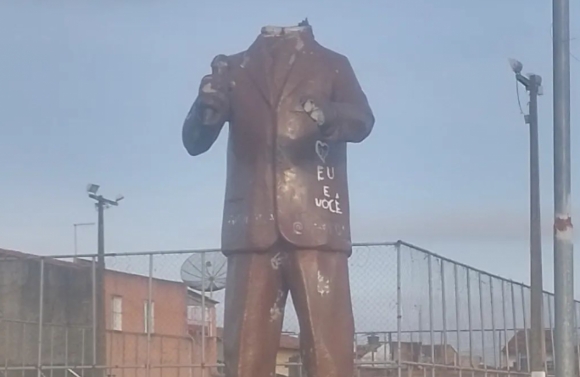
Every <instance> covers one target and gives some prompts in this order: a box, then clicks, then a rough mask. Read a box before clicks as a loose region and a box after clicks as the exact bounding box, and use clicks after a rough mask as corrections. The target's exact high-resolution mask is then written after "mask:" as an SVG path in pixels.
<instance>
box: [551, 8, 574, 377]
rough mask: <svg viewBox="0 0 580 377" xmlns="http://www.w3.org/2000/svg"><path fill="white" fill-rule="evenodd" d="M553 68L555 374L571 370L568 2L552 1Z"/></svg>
mask: <svg viewBox="0 0 580 377" xmlns="http://www.w3.org/2000/svg"><path fill="white" fill-rule="evenodd" d="M552 7H553V9H552V17H553V20H552V23H553V33H552V35H553V41H552V43H553V67H554V291H555V300H554V308H555V323H556V375H557V376H562V377H567V376H572V375H573V374H574V373H575V368H574V357H575V355H574V341H575V332H576V329H575V328H574V260H573V259H574V257H573V252H574V245H573V242H572V217H571V212H572V208H571V207H572V206H571V201H570V190H571V183H570V181H571V178H570V176H571V163H570V0H553V1H552Z"/></svg>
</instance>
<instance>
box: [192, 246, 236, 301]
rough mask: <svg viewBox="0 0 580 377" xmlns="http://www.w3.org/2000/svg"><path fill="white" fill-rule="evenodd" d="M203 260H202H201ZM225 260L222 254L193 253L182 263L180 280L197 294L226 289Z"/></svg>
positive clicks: (211, 293) (211, 294)
mask: <svg viewBox="0 0 580 377" xmlns="http://www.w3.org/2000/svg"><path fill="white" fill-rule="evenodd" d="M202 259H203V260H202ZM226 272H227V258H226V257H225V256H224V255H223V254H222V253H206V254H205V258H203V257H202V254H201V253H195V254H193V255H191V256H190V257H189V258H187V259H186V260H185V262H183V265H182V266H181V280H183V282H184V283H185V284H186V285H187V286H188V287H189V288H191V289H193V290H195V291H198V292H209V295H210V296H209V297H210V298H211V297H212V296H213V292H215V291H219V290H221V289H224V288H225V287H226Z"/></svg>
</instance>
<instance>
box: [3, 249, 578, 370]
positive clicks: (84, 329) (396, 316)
mask: <svg viewBox="0 0 580 377" xmlns="http://www.w3.org/2000/svg"><path fill="white" fill-rule="evenodd" d="M192 255H196V257H194V258H190V257H191V256H192ZM188 258H189V262H186V261H187V260H188ZM225 260H226V259H225V257H223V256H222V254H221V253H220V252H219V250H202V251H191V250H183V251H167V252H147V253H132V254H107V256H106V257H105V265H106V269H105V270H104V271H103V276H102V279H99V275H98V274H99V273H100V271H101V270H100V269H99V268H98V258H97V256H96V255H90V256H83V257H79V258H74V257H71V256H54V257H44V258H40V257H37V256H31V255H26V254H20V253H16V252H8V251H0V375H3V376H2V377H34V376H36V377H61V376H62V377H65V376H66V377H85V376H86V377H92V376H98V377H102V376H104V375H106V376H111V377H198V376H199V377H202V376H203V377H209V376H219V375H223V366H222V365H223V364H222V363H223V345H222V328H223V304H222V303H223V302H224V291H223V289H221V288H222V285H221V283H220V282H223V279H225V268H224V265H223V264H224V263H225ZM184 263H185V265H188V267H187V268H188V270H190V271H192V272H193V275H194V277H195V278H197V279H200V281H199V282H198V283H199V286H200V287H201V288H200V291H195V290H192V289H189V288H188V287H187V286H186V285H185V284H184V283H183V281H182V279H181V274H180V271H181V269H182V266H183V265H184ZM349 264H350V281H351V295H352V303H353V312H354V316H355V324H356V337H355V339H354V340H353V349H354V357H355V363H356V366H357V368H356V376H357V377H375V376H397V377H399V376H403V375H404V376H425V377H427V376H461V375H466V376H476V375H477V376H486V375H489V374H493V375H521V374H526V375H527V374H529V372H528V371H529V338H530V334H529V323H530V318H529V288H528V287H527V286H525V285H523V284H520V283H516V282H512V281H510V280H506V279H503V278H501V277H498V276H495V275H493V274H489V273H486V272H483V271H480V270H477V269H474V268H470V267H468V266H466V265H464V264H460V263H457V262H454V261H452V260H449V259H446V258H443V257H440V256H438V255H436V254H434V253H432V252H429V251H427V250H424V249H421V248H419V247H416V246H413V245H410V244H407V243H405V242H396V243H383V244H358V245H355V247H354V250H353V254H352V257H351V258H350V262H349ZM209 267H211V268H212V269H209ZM97 281H103V284H102V285H101V286H98V285H97V284H96V282H97ZM208 283H215V284H208ZM208 287H209V288H208ZM578 308H580V306H579V305H578V303H577V304H576V309H577V310H576V313H577V312H578ZM544 314H545V315H544V319H545V321H544V322H545V334H544V335H545V345H546V352H545V356H546V370H547V371H548V374H553V373H552V372H553V359H554V346H553V345H554V331H553V329H554V303H553V296H552V295H551V294H548V293H546V294H545V295H544ZM101 329H103V330H101ZM299 334H300V329H299V326H298V320H297V317H296V313H295V311H294V307H293V305H292V300H291V298H289V302H288V304H287V305H286V309H285V319H284V331H283V335H282V339H281V342H280V348H279V351H278V360H277V361H278V364H279V365H278V366H277V371H276V373H277V375H279V376H302V375H303V371H302V369H301V367H300V351H299V340H298V338H299ZM578 344H580V343H579V342H578V341H576V346H575V347H576V350H575V351H576V354H578V352H577V351H578Z"/></svg>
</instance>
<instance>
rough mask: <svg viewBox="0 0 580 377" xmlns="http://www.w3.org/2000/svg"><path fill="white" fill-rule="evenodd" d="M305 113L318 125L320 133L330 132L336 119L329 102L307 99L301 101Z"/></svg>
mask: <svg viewBox="0 0 580 377" xmlns="http://www.w3.org/2000/svg"><path fill="white" fill-rule="evenodd" d="M301 102H302V108H303V109H304V111H305V112H306V113H307V114H308V115H309V116H310V118H312V120H314V121H315V122H316V124H318V127H319V128H320V131H322V133H323V134H324V133H326V132H327V131H329V130H330V127H331V126H332V122H333V120H334V118H335V111H334V108H333V107H332V104H331V103H329V102H328V101H323V100H319V99H312V98H306V99H304V100H302V101H301Z"/></svg>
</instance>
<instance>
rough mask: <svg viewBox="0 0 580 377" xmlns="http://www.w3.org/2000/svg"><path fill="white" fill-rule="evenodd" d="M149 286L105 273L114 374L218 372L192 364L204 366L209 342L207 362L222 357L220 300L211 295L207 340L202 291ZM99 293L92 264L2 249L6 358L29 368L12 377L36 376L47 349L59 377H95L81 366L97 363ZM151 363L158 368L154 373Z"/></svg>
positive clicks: (0, 332) (0, 350) (156, 282)
mask: <svg viewBox="0 0 580 377" xmlns="http://www.w3.org/2000/svg"><path fill="white" fill-rule="evenodd" d="M41 265H42V266H43V268H41ZM41 279H42V281H43V282H44V284H42V285H41ZM149 283H150V280H149V278H148V277H146V276H141V275H137V274H130V273H126V272H119V271H112V270H106V271H105V275H104V299H105V315H106V321H105V322H106V360H107V367H108V368H109V369H108V370H107V375H109V376H123V377H125V376H126V377H142V376H143V377H144V376H150V377H159V376H161V375H163V377H181V376H184V377H185V376H187V377H207V376H210V375H211V372H212V371H211V370H210V369H207V370H206V372H205V373H204V374H202V371H201V369H200V368H186V367H185V366H186V365H195V364H201V362H202V360H201V358H202V351H201V347H202V344H204V345H205V354H204V356H205V363H206V364H215V363H216V361H217V355H216V353H217V351H216V350H217V346H216V329H215V324H216V321H215V304H216V302H215V301H213V300H211V299H209V298H207V299H206V300H205V304H206V310H205V317H206V318H205V319H206V328H205V331H203V333H205V339H204V340H203V341H202V339H201V336H202V331H201V322H200V318H197V314H198V313H200V312H201V309H200V307H201V295H199V294H198V293H196V292H193V291H191V290H188V289H187V287H186V286H185V285H184V284H183V283H181V282H175V281H167V280H161V279H151V285H149ZM149 289H151V305H150V306H149V304H148V297H149ZM93 294H94V292H93V286H92V264H91V263H90V262H87V261H82V260H76V261H75V262H69V261H60V260H53V259H40V258H39V257H38V256H34V255H30V254H24V253H20V252H15V251H9V250H1V249H0V338H1V339H2V340H6V341H2V342H0V343H1V344H2V345H1V346H0V360H2V361H3V363H4V364H5V365H7V366H9V367H12V368H22V369H23V370H25V373H22V370H14V371H7V372H6V374H7V376H6V377H13V376H12V375H14V377H15V376H22V375H23V374H30V375H31V376H32V375H34V376H36V374H37V371H36V370H35V368H36V367H37V366H38V362H39V353H40V361H41V365H43V366H45V367H46V366H50V367H55V366H58V367H60V368H61V369H59V370H52V372H51V373H50V375H51V377H58V376H59V375H60V376H62V375H63V374H64V373H63V371H64V370H67V369H68V370H70V372H71V373H76V374H78V375H80V376H83V377H89V376H90V375H91V370H90V369H84V368H83V369H80V368H76V369H75V368H74V367H73V366H85V367H86V366H92V365H94V363H93V359H94V355H95V354H94V352H93V344H94V342H93V314H92V313H93V297H94V296H93ZM41 297H42V299H41ZM41 306H42V309H43V310H42V327H39V320H40V315H39V313H40V308H41ZM148 318H150V319H148ZM149 325H151V328H150V331H148V326H149ZM39 330H42V331H39ZM39 344H41V346H40V347H39ZM147 365H152V366H153V368H151V369H150V370H149V371H148V370H147V367H146V366H147ZM121 366H123V367H124V368H121ZM180 366H181V367H180ZM28 369H29V370H28Z"/></svg>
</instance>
